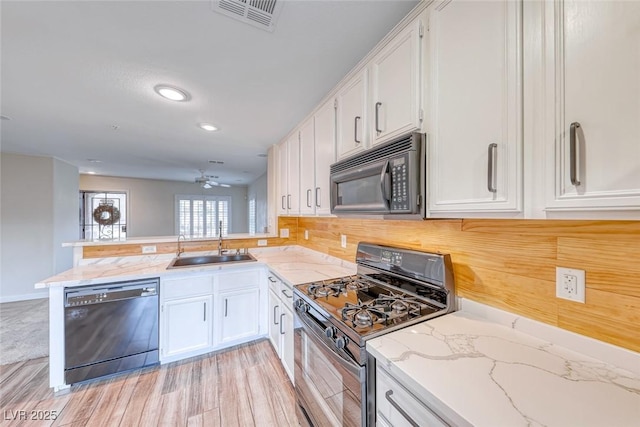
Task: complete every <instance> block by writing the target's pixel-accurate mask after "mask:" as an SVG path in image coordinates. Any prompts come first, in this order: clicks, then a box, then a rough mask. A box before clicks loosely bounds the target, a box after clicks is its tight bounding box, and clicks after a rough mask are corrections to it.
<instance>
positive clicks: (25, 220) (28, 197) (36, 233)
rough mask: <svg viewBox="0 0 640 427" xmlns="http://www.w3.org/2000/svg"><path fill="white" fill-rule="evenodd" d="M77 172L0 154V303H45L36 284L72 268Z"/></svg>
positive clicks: (64, 166)
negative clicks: (40, 300) (38, 300)
mask: <svg viewBox="0 0 640 427" xmlns="http://www.w3.org/2000/svg"><path fill="white" fill-rule="evenodd" d="M77 222H78V170H77V168H75V167H74V166H71V165H68V164H66V163H64V162H61V161H60V160H56V159H53V158H50V157H36V156H25V155H20V154H10V153H0V230H1V234H0V236H1V237H0V240H1V244H0V247H1V252H0V258H1V262H0V265H1V267H2V270H1V271H0V302H7V301H17V300H24V299H31V298H43V297H47V295H48V293H47V292H46V291H41V290H38V291H36V290H35V289H34V287H33V286H34V284H35V283H36V282H38V281H40V280H42V279H46V278H47V277H50V276H53V275H54V274H57V273H59V272H61V271H64V270H67V269H69V268H71V266H72V252H71V248H62V247H61V246H60V244H61V242H63V241H68V240H76V239H77V238H78V236H77Z"/></svg>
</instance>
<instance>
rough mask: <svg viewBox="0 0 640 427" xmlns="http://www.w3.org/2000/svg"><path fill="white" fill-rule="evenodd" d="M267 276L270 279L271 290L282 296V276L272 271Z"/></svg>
mask: <svg viewBox="0 0 640 427" xmlns="http://www.w3.org/2000/svg"><path fill="white" fill-rule="evenodd" d="M267 278H268V280H269V290H271V291H273V293H274V294H276V295H277V296H278V297H280V286H281V284H282V280H280V278H279V277H278V276H276V275H275V274H273V273H272V272H271V271H270V272H269V274H268V275H267Z"/></svg>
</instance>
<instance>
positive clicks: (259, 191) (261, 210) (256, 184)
mask: <svg viewBox="0 0 640 427" xmlns="http://www.w3.org/2000/svg"><path fill="white" fill-rule="evenodd" d="M252 197H255V199H256V233H266V232H268V230H267V225H268V222H267V210H268V209H267V174H266V173H265V174H264V175H262V176H261V177H259V178H257V179H256V180H255V181H253V182H252V183H251V185H249V188H248V190H247V202H248V201H249V200H251V198H252ZM247 209H249V208H248V203H247Z"/></svg>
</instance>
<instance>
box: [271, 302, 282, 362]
mask: <svg viewBox="0 0 640 427" xmlns="http://www.w3.org/2000/svg"><path fill="white" fill-rule="evenodd" d="M281 311H282V304H281V303H280V299H279V298H278V297H277V295H276V294H275V293H274V292H273V291H271V290H269V340H270V341H271V344H272V345H273V348H274V349H275V351H276V353H277V354H278V356H280V354H281V350H280V347H281V346H280V343H281V337H280V312H281Z"/></svg>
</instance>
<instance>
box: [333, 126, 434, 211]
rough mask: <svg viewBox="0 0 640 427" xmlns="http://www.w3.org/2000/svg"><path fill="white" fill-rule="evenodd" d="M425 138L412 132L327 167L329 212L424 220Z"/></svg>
mask: <svg viewBox="0 0 640 427" xmlns="http://www.w3.org/2000/svg"><path fill="white" fill-rule="evenodd" d="M425 140H426V138H425V135H424V134H422V133H418V132H412V133H410V134H407V135H404V136H402V137H400V138H397V139H394V140H393V141H390V142H388V143H386V144H384V145H380V146H377V147H374V148H371V149H369V150H366V151H363V152H362V153H358V154H356V155H354V156H351V157H349V158H346V159H344V160H341V161H339V162H337V163H334V164H332V165H331V175H330V177H331V213H332V214H335V215H340V214H359V215H366V214H373V215H385V216H386V215H398V216H400V215H406V216H408V217H412V218H424V217H425V205H426V177H425V176H426V171H425V167H426V153H425V151H426V147H425V145H426V141H425Z"/></svg>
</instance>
